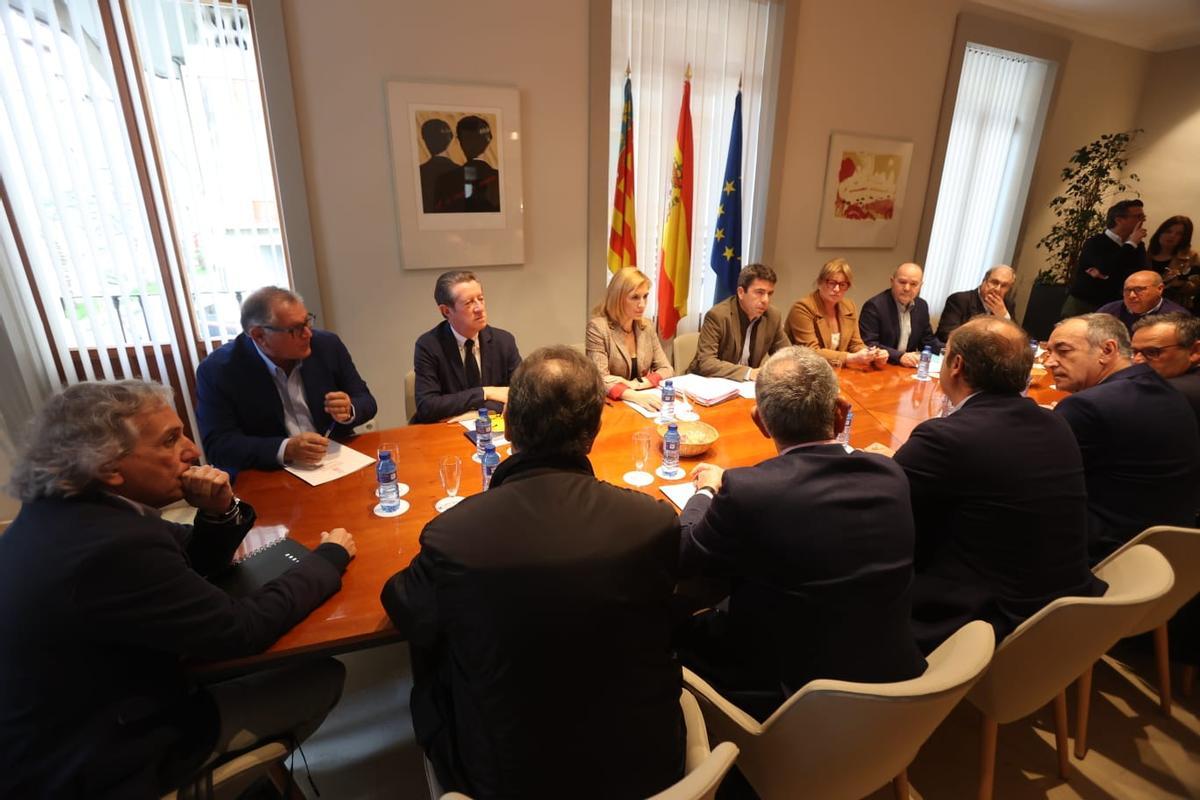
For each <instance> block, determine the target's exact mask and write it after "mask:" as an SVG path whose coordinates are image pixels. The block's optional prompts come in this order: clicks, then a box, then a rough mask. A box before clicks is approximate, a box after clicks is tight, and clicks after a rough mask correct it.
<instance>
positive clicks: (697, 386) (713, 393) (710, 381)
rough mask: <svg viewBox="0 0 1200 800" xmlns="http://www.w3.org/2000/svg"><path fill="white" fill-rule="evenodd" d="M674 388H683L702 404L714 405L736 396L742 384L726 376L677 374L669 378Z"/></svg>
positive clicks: (690, 396)
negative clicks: (708, 376)
mask: <svg viewBox="0 0 1200 800" xmlns="http://www.w3.org/2000/svg"><path fill="white" fill-rule="evenodd" d="M671 380H672V382H673V383H674V385H675V388H676V389H683V391H685V392H687V396H688V397H689V398H691V399H692V400H694V401H696V402H697V403H699V404H700V405H702V406H715V405H716V404H717V403H723V402H725V401H726V400H729V399H730V398H733V397H738V396H739V393H740V392H741V388H742V384H741V382H739V381H731V380H729V379H728V378H705V377H703V376H702V375H692V374H687V375H679V376H677V377H675V378H672V379H671Z"/></svg>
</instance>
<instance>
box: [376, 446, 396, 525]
mask: <svg viewBox="0 0 1200 800" xmlns="http://www.w3.org/2000/svg"><path fill="white" fill-rule="evenodd" d="M375 480H376V481H378V482H379V491H378V492H377V494H378V495H379V508H380V510H381V511H383V512H384V513H385V514H391V513H393V512H395V511H398V510H399V509H400V487H399V486H398V485H397V484H396V462H395V461H393V460H392V454H391V452H390V451H387V450H384V451H383V452H382V453H380V454H379V462H378V463H377V464H376V465H375Z"/></svg>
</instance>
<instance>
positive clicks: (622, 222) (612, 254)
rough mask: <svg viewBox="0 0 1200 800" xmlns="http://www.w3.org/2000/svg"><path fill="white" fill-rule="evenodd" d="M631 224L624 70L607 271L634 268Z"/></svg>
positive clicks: (629, 91) (629, 106) (629, 103)
mask: <svg viewBox="0 0 1200 800" xmlns="http://www.w3.org/2000/svg"><path fill="white" fill-rule="evenodd" d="M635 233H636V229H635V228H634V223H633V86H632V85H631V84H630V82H629V70H628V69H626V70H625V103H624V105H623V106H622V111H621V146H620V148H618V150H617V189H616V192H614V194H613V212H612V229H611V230H610V231H609V233H608V271H609V272H613V273H615V272H616V271H617V270H619V269H621V268H622V267H636V266H637V243H636V242H635V240H634V234H635Z"/></svg>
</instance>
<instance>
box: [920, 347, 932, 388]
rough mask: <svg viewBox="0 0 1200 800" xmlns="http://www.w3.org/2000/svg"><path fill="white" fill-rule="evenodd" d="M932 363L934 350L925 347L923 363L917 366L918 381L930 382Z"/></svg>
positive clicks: (922, 353)
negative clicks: (930, 363) (930, 366)
mask: <svg viewBox="0 0 1200 800" xmlns="http://www.w3.org/2000/svg"><path fill="white" fill-rule="evenodd" d="M930 361H933V348H932V347H930V346H929V345H925V349H924V350H922V351H921V361H920V362H919V363H918V364H917V380H919V381H927V380H929V362H930Z"/></svg>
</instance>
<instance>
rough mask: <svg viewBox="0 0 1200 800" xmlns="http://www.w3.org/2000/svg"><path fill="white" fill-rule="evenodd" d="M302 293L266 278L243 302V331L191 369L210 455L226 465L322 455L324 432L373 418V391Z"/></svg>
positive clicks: (311, 459)
mask: <svg viewBox="0 0 1200 800" xmlns="http://www.w3.org/2000/svg"><path fill="white" fill-rule="evenodd" d="M315 319H316V318H315V316H314V315H312V314H310V313H308V309H307V308H305V306H304V300H303V298H301V297H300V295H298V294H296V293H295V292H292V291H289V290H287V289H281V288H279V287H277V286H266V287H264V288H262V289H259V290H258V291H256V292H254V293H253V294H251V295H250V296H249V297H247V298H246V299H245V301H244V302H243V303H242V333H240V334H238V337H237V338H236V339H234V340H233V341H232V342H227V343H226V344H224V345H222V346H221V347H220V348H219V349H217V350H216V351H214V352H213V353H212V354H211V355H209V356H208V358H206V359H204V361H203V362H201V364H200V367H199V369H197V370H196V395H197V400H198V402H197V405H196V420H197V422H198V423H199V425H200V435H201V437H202V441H203V443H204V452H205V455H207V456H208V460H209V461H210V462H211V463H212V464H214V465H216V466H219V467H220V468H221V469H223V470H225V471H227V472H229V473H230V474H234V475H236V474H237V471H238V470H243V469H278V468H280V467H282V466H284V465H288V464H304V465H313V464H318V463H320V461H321V459H322V458H323V457H324V456H325V451H326V448H328V446H329V439H330V437H336V436H338V435H342V434H347V433H349V432H350V430H351V428H352V427H353V426H355V425H361V424H362V423H364V422H367V421H368V420H370V419H372V418H373V417H374V416H375V412H376V411H377V410H378V408H377V406H376V404H375V398H374V397H372V396H371V390H370V389H368V388H367V384H366V382H365V381H364V380H363V379H362V377H361V376H360V375H359V374H358V370H357V369H355V367H354V361H353V360H351V358H350V352H349V351H348V350H347V349H346V346H345V345H344V344H342V340H341V339H339V338H338V337H337V335H336V334H333V333H330V332H329V331H322V330H317V329H314V328H313V322H314V321H315Z"/></svg>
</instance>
